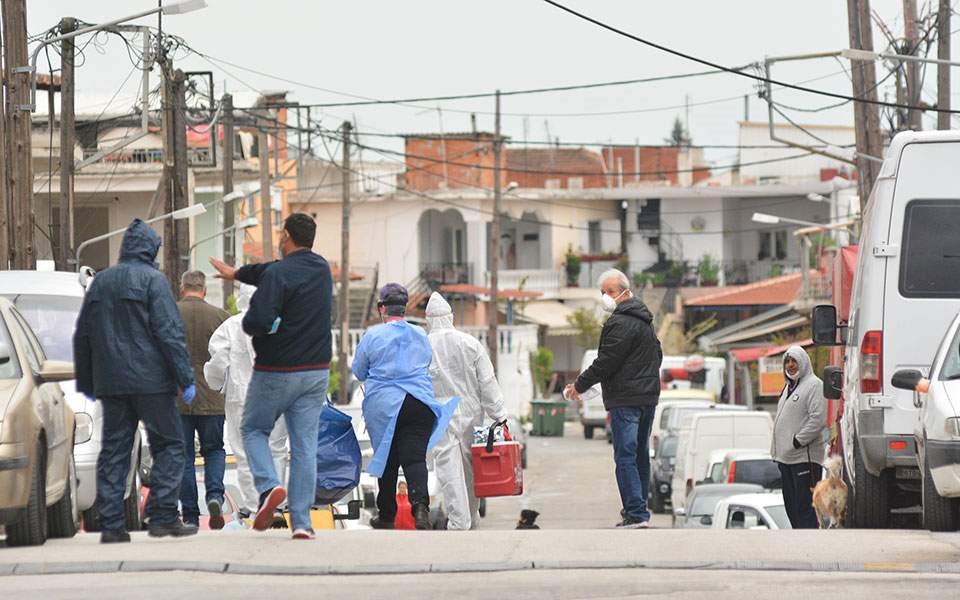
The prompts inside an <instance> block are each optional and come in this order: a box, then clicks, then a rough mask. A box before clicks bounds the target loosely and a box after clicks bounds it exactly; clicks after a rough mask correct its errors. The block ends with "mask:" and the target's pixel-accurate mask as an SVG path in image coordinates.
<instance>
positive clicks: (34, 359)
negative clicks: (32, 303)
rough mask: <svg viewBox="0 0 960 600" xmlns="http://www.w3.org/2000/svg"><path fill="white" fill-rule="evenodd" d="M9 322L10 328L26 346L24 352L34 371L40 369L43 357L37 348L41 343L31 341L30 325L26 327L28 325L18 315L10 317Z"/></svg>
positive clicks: (21, 343) (22, 344)
mask: <svg viewBox="0 0 960 600" xmlns="http://www.w3.org/2000/svg"><path fill="white" fill-rule="evenodd" d="M7 324H8V325H9V326H10V330H11V331H13V335H14V336H16V337H17V339H19V340H20V345H21V346H23V347H24V352H25V353H26V355H27V362H28V363H30V368H31V369H33V371H34V372H37V371H39V370H40V365H41V364H42V362H43V359H42V358H41V356H42V355H41V354H39V353H38V352H37V349H36V347H37V346H39V344H35V343H34V342H32V341H31V339H30V338H31V337H32V334H31V335H30V336H28V335H27V331H28V330H29V327H26V325H25V324H24V323H23V322H22V321H21V320H20V319H17V318H16V317H14V318H13V319H10V320H9V321H8V322H7Z"/></svg>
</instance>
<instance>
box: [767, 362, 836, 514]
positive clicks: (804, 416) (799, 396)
mask: <svg viewBox="0 0 960 600" xmlns="http://www.w3.org/2000/svg"><path fill="white" fill-rule="evenodd" d="M783 374H784V376H785V377H786V378H787V385H786V386H784V388H783V391H782V392H781V393H780V401H779V403H778V404H777V416H776V417H775V418H774V420H773V444H772V447H771V448H770V454H771V455H772V456H773V460H775V461H777V465H778V466H779V467H780V479H781V482H782V484H783V504H784V508H785V509H786V511H787V517H788V518H789V519H790V525H791V526H793V528H794V529H816V528H818V527H819V526H820V525H819V522H818V521H817V514H816V512H814V510H813V493H812V491H811V490H812V489H813V486H815V485H816V484H817V482H818V481H820V478H821V477H822V475H823V467H821V466H820V465H821V464H822V463H823V459H824V454H825V452H826V449H825V447H824V443H823V429H824V426H825V424H826V409H827V407H826V404H827V401H826V399H824V397H823V382H822V381H820V378H819V377H817V376H816V375H814V374H813V368H812V367H811V366H810V357H809V356H807V353H806V352H805V351H804V350H803V348H801V347H800V346H791V347H790V348H789V349H788V350H787V352H786V354H784V356H783Z"/></svg>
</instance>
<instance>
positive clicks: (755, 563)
mask: <svg viewBox="0 0 960 600" xmlns="http://www.w3.org/2000/svg"><path fill="white" fill-rule="evenodd" d="M589 569H650V570H668V569H669V570H681V571H684V570H685V571H695V570H706V571H803V572H812V573H899V574H909V573H917V574H921V573H922V574H929V573H936V574H954V575H956V574H960V564H957V563H952V562H950V563H929V562H928V563H898V562H866V563H844V562H803V561H762V560H741V561H715V562H704V561H642V560H641V561H637V560H620V561H600V560H588V561H529V562H485V563H484V562H481V563H440V564H424V565H405V564H394V565H339V566H332V565H255V564H247V563H218V562H198V561H170V560H164V561H83V562H26V563H4V564H0V577H3V576H17V575H25V576H30V575H83V574H102V573H147V572H169V571H184V572H193V573H229V574H237V575H271V576H298V575H299V576H304V575H305V576H323V575H328V576H329V575H361V576H362V575H422V574H425V573H435V574H443V573H447V574H449V573H495V572H506V571H534V570H536V571H566V570H589Z"/></svg>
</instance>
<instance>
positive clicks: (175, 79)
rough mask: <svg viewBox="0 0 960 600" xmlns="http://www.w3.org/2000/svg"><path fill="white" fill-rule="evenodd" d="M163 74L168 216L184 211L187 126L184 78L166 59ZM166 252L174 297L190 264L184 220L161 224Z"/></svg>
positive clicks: (162, 62) (165, 262)
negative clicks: (186, 263)
mask: <svg viewBox="0 0 960 600" xmlns="http://www.w3.org/2000/svg"><path fill="white" fill-rule="evenodd" d="M161 65H162V70H163V76H164V77H163V126H164V129H165V131H164V148H163V150H164V153H163V162H164V165H163V168H164V171H166V173H167V178H166V181H167V185H166V186H165V191H166V202H165V203H164V212H165V213H169V212H173V211H175V210H180V209H181V208H186V207H187V202H188V197H187V186H188V175H187V124H186V120H185V118H184V111H185V110H186V99H185V98H184V95H185V93H186V86H185V85H184V82H185V81H186V76H185V75H184V74H183V71H181V70H180V69H177V70H174V69H173V63H172V62H171V61H170V60H169V58H167V57H163V58H162V61H161ZM163 232H164V238H165V239H166V250H165V252H164V255H163V262H164V271H166V274H167V280H168V281H169V282H170V287H171V289H172V290H173V293H174V295H176V294H177V293H178V292H179V290H180V276H181V275H182V274H183V272H184V269H185V266H184V265H185V262H186V261H188V260H189V251H190V229H189V224H188V223H187V222H186V221H185V220H175V219H166V220H165V221H164V227H163Z"/></svg>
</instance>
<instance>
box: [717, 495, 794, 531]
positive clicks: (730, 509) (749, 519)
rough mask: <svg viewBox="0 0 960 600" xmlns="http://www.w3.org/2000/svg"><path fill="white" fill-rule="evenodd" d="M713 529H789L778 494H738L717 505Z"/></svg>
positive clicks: (781, 499)
mask: <svg viewBox="0 0 960 600" xmlns="http://www.w3.org/2000/svg"><path fill="white" fill-rule="evenodd" d="M712 527H713V528H714V529H791V527H790V519H788V518H787V510H786V508H784V506H783V495H782V494H781V493H780V492H774V493H763V494H738V495H736V496H730V497H727V498H724V499H723V500H721V501H720V502H718V503H717V507H716V509H715V510H714V513H713V525H712Z"/></svg>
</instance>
